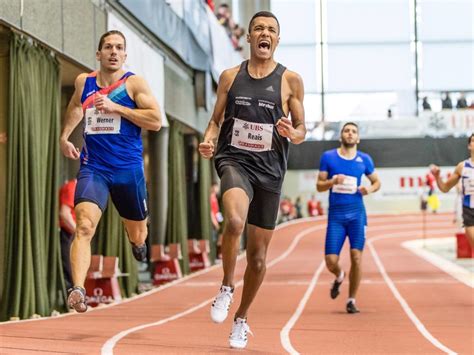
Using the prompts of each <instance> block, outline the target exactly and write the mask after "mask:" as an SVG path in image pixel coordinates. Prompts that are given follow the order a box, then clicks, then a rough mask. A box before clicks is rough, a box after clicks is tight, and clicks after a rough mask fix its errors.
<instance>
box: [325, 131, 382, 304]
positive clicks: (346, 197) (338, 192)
mask: <svg viewBox="0 0 474 355" xmlns="http://www.w3.org/2000/svg"><path fill="white" fill-rule="evenodd" d="M340 140H341V146H340V147H339V148H338V149H333V150H329V151H326V152H324V153H323V155H322V156H321V163H320V167H319V175H318V181H317V185H316V187H317V190H318V191H319V192H323V191H327V190H330V192H329V213H328V225H327V232H326V246H325V254H326V266H327V268H328V270H329V271H330V272H332V273H333V274H334V275H335V276H336V280H334V283H333V285H332V287H331V298H333V299H334V298H336V297H337V296H338V295H339V287H340V286H341V284H342V281H343V280H344V277H345V273H344V271H343V270H342V269H341V267H340V266H339V254H340V252H341V249H342V246H343V244H344V241H345V239H346V237H349V243H350V247H351V270H350V273H349V298H348V300H347V305H346V310H347V312H348V313H358V312H359V310H358V308H357V307H356V301H355V298H356V295H357V290H358V289H359V284H360V280H361V277H362V268H361V262H362V251H363V249H364V244H365V227H366V225H367V215H366V212H365V206H364V201H363V196H365V195H367V194H369V193H373V192H375V191H377V190H378V189H379V188H380V181H379V178H378V176H377V174H376V173H375V172H374V163H373V161H372V158H371V157H370V156H369V155H368V154H365V153H362V152H360V151H358V150H357V144H358V143H359V129H358V127H357V125H356V124H355V123H352V122H348V123H346V124H344V126H343V127H342V130H341V139H340ZM363 175H366V176H367V178H368V179H369V180H370V182H371V186H369V187H366V186H361V180H362V176H363Z"/></svg>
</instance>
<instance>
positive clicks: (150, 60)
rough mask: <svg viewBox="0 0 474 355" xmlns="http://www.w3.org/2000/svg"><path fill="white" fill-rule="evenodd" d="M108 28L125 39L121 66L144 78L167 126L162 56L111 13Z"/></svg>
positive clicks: (108, 18)
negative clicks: (125, 51) (125, 52)
mask: <svg viewBox="0 0 474 355" xmlns="http://www.w3.org/2000/svg"><path fill="white" fill-rule="evenodd" d="M107 28H108V30H109V31H110V30H118V31H120V32H122V33H123V34H124V36H125V38H126V39H127V60H126V61H125V64H124V66H123V68H124V69H125V70H127V71H131V72H133V73H135V74H138V75H140V76H142V77H143V78H145V80H146V81H147V83H148V85H149V86H150V88H151V91H152V93H153V95H154V96H155V98H156V99H157V100H158V103H159V105H160V108H161V116H162V118H163V122H162V125H163V126H164V127H167V126H169V124H168V121H167V119H166V115H165V110H164V104H165V67H164V58H163V56H162V55H161V54H160V53H159V52H158V51H156V50H155V49H153V48H152V47H151V46H150V45H149V44H147V43H146V42H145V41H144V40H143V38H142V37H141V36H139V35H138V34H137V33H136V32H135V31H134V30H133V29H132V28H131V27H129V26H128V25H127V24H125V22H123V21H122V20H120V19H119V18H118V17H117V16H115V15H114V14H113V13H110V12H109V13H108V17H107Z"/></svg>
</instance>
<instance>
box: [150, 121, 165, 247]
mask: <svg viewBox="0 0 474 355" xmlns="http://www.w3.org/2000/svg"><path fill="white" fill-rule="evenodd" d="M148 144H149V146H148V148H149V154H150V162H149V173H150V181H149V184H148V188H149V191H148V193H149V205H150V234H149V238H150V243H151V244H164V242H165V236H166V219H167V215H168V145H169V127H162V128H161V129H160V130H159V131H158V132H151V131H149V132H148Z"/></svg>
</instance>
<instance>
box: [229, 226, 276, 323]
mask: <svg viewBox="0 0 474 355" xmlns="http://www.w3.org/2000/svg"><path fill="white" fill-rule="evenodd" d="M247 231H248V239H247V268H246V269H245V275H244V287H243V290H242V300H241V302H240V306H239V309H238V310H237V312H236V314H235V317H236V318H246V317H247V311H248V309H249V307H250V305H251V303H252V301H253V299H254V298H255V295H256V294H257V291H258V289H259V288H260V285H261V284H262V281H263V278H264V277H265V272H266V269H267V268H266V257H267V250H268V245H269V244H270V240H271V239H272V235H273V230H270V229H264V228H260V227H257V226H254V225H251V224H249V225H248V230H247Z"/></svg>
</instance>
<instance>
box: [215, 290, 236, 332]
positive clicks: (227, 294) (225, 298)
mask: <svg viewBox="0 0 474 355" xmlns="http://www.w3.org/2000/svg"><path fill="white" fill-rule="evenodd" d="M233 299H234V289H233V288H232V287H230V286H221V289H220V290H219V294H218V295H217V297H216V298H215V300H214V302H212V305H211V319H212V320H213V321H214V322H216V323H222V322H223V321H225V319H226V318H227V315H228V314H229V308H230V304H231V303H232V301H233Z"/></svg>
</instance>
